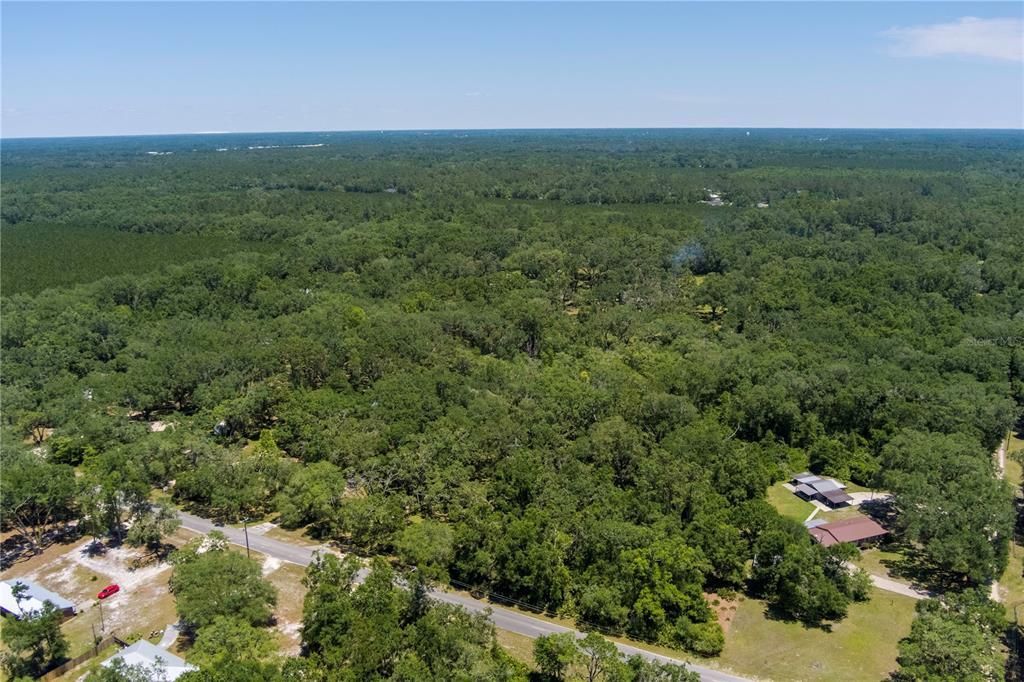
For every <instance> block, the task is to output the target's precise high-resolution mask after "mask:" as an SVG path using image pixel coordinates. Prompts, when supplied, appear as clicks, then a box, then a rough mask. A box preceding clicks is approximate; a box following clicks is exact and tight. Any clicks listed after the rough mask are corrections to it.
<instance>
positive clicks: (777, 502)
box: [768, 483, 821, 523]
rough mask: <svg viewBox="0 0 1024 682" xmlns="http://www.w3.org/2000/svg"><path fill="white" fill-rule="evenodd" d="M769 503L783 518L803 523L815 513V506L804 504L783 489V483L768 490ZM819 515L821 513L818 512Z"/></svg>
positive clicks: (808, 503)
mask: <svg viewBox="0 0 1024 682" xmlns="http://www.w3.org/2000/svg"><path fill="white" fill-rule="evenodd" d="M768 502H770V503H771V505H772V506H773V507H775V509H776V511H778V512H779V513H780V514H782V515H783V516H785V517H787V518H790V519H793V520H794V521H799V522H800V523H803V522H804V520H805V519H806V518H807V517H808V516H810V515H811V512H812V511H814V505H813V504H811V503H810V502H804V501H803V500H801V499H800V498H799V497H797V496H796V495H794V494H793V493H792V492H790V491H789V490H786V489H785V488H783V487H782V483H776V484H775V485H773V486H771V487H769V488H768ZM818 513H819V514H820V513H821V512H818Z"/></svg>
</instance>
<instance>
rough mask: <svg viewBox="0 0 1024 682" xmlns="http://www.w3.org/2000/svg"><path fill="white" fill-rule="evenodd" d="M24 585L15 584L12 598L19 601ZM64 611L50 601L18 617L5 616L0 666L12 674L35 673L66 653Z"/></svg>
mask: <svg viewBox="0 0 1024 682" xmlns="http://www.w3.org/2000/svg"><path fill="white" fill-rule="evenodd" d="M19 587H21V588H24V586H15V588H14V590H13V592H14V598H15V599H16V600H17V601H18V602H21V601H22V598H21V597H22V593H23V592H24V589H19ZM63 620H64V614H63V613H62V612H61V610H60V609H58V608H57V607H56V606H54V605H53V604H52V603H51V602H49V601H46V602H43V608H42V609H41V610H39V611H32V612H29V613H27V614H25V615H23V616H22V617H21V618H14V617H7V618H4V623H3V632H2V633H0V639H2V640H3V643H4V644H5V645H6V646H7V649H8V652H7V653H6V654H4V658H3V666H4V669H5V670H6V671H7V674H8V675H9V676H10V677H12V678H19V677H38V676H39V675H42V674H43V673H44V672H46V671H47V670H49V669H50V668H52V667H53V666H55V665H58V664H60V663H61V661H63V660H64V659H65V658H66V657H67V653H68V646H69V645H68V641H67V639H66V638H65V637H64V633H63V632H61V629H60V626H61V623H62V622H63Z"/></svg>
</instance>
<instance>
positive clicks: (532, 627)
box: [178, 512, 749, 682]
mask: <svg viewBox="0 0 1024 682" xmlns="http://www.w3.org/2000/svg"><path fill="white" fill-rule="evenodd" d="M178 518H180V519H181V525H182V527H183V528H187V529H188V530H191V531H195V532H197V533H209V532H210V531H211V530H218V531H220V532H222V533H224V535H226V536H227V538H228V540H230V541H231V542H232V543H234V544H236V545H240V546H242V547H244V546H245V535H244V533H243V531H242V530H241V529H239V528H232V527H230V526H218V525H216V524H214V523H213V522H212V521H209V520H208V519H204V518H202V517H199V516H195V515H193V514H186V513H185V512H178ZM249 547H250V548H251V549H252V550H253V551H255V552H259V553H260V554H265V555H266V556H271V557H274V558H275V559H281V560H282V561H288V562H290V563H293V564H298V565H300V566H308V565H309V564H310V562H311V561H312V560H313V554H314V552H316V551H317V550H321V551H324V550H327V548H326V547H322V546H321V547H307V546H303V545H296V544H292V543H290V542H284V541H283V540H275V539H274V538H268V537H266V536H263V535H256V534H255V533H249ZM328 551H329V550H328ZM431 596H432V597H433V598H434V599H437V600H438V601H442V602H446V603H448V604H457V605H459V606H462V607H463V608H465V609H466V610H467V611H471V612H474V613H484V612H488V611H489V612H490V618H491V621H492V622H493V623H494V625H495V627H498V628H500V629H502V630H508V631H509V632H515V633H517V634H520V635H526V636H527V637H540V636H541V635H550V634H555V633H560V632H573V633H575V634H576V636H577V637H582V636H583V633H581V632H579V631H577V630H573V629H571V628H567V627H565V626H562V625H558V624H556V623H551V622H549V621H546V620H541V619H540V618H534V617H532V616H527V615H525V614H522V613H519V612H518V611H512V610H510V609H504V608H501V607H500V606H494V605H493V604H489V603H487V602H484V601H481V600H479V599H474V598H472V597H470V596H467V595H462V594H458V593H454V592H445V591H443V590H432V591H431ZM615 646H617V647H618V648H619V651H621V652H622V653H624V654H625V655H627V656H632V655H634V654H637V655H640V656H643V657H644V658H646V659H648V660H651V661H658V662H660V663H674V664H676V665H685V666H686V667H688V668H689V669H690V670H693V671H695V672H697V673H700V677H701V680H704V681H705V682H749V680H748V678H745V677H737V676H736V675H730V674H728V673H724V672H721V671H719V670H715V669H713V668H707V667H704V666H701V665H695V664H693V663H689V662H687V661H683V660H680V659H677V658H672V657H670V656H662V655H661V654H655V653H652V652H650V651H647V650H645V649H638V648H637V647H633V646H630V645H628V644H621V643H618V642H616V643H615Z"/></svg>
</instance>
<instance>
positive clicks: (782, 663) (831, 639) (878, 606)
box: [718, 590, 915, 682]
mask: <svg viewBox="0 0 1024 682" xmlns="http://www.w3.org/2000/svg"><path fill="white" fill-rule="evenodd" d="M914 604H915V601H914V600H913V599H910V598H909V597H901V596H899V595H895V594H892V593H889V592H882V591H880V590H872V592H871V599H870V601H867V602H864V603H862V604H853V605H852V606H851V607H850V613H849V615H848V616H847V618H846V619H845V620H843V621H841V622H839V623H836V624H835V625H833V627H832V631H831V632H826V631H825V630H821V629H817V628H806V627H804V626H803V625H801V624H799V623H790V622H784V621H780V620H773V619H772V618H771V617H769V616H768V615H767V614H766V612H765V605H764V603H763V602H761V601H758V600H754V599H745V600H743V601H742V602H741V603H740V606H739V609H738V611H737V614H736V620H735V621H734V622H733V624H732V627H731V628H730V630H729V633H728V635H726V639H725V650H724V651H723V652H722V655H721V657H720V658H719V659H718V660H719V662H721V663H722V664H723V665H725V666H728V667H729V668H730V669H732V670H734V671H736V672H738V673H740V674H749V675H753V676H755V677H759V678H768V679H772V680H780V681H781V680H829V681H830V682H832V681H835V680H881V679H884V678H885V677H886V676H887V675H888V674H889V672H890V671H892V670H895V669H896V653H897V651H896V646H897V642H899V640H900V639H901V638H903V637H905V636H906V635H907V633H909V632H910V623H911V621H913V619H914Z"/></svg>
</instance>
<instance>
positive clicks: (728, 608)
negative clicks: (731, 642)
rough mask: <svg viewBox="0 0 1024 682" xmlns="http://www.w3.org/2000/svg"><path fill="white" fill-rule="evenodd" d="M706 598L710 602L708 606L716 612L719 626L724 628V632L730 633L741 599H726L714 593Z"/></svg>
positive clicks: (707, 594) (709, 593) (708, 594)
mask: <svg viewBox="0 0 1024 682" xmlns="http://www.w3.org/2000/svg"><path fill="white" fill-rule="evenodd" d="M704 598H705V599H707V600H708V606H710V607H711V608H712V610H714V612H715V617H716V618H718V624H719V625H720V626H722V632H729V628H730V627H732V622H733V620H735V619H736V607H737V606H738V605H739V599H740V598H739V597H737V598H732V599H726V598H724V597H722V596H720V595H718V594H715V593H714V592H708V593H705V594H704Z"/></svg>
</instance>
